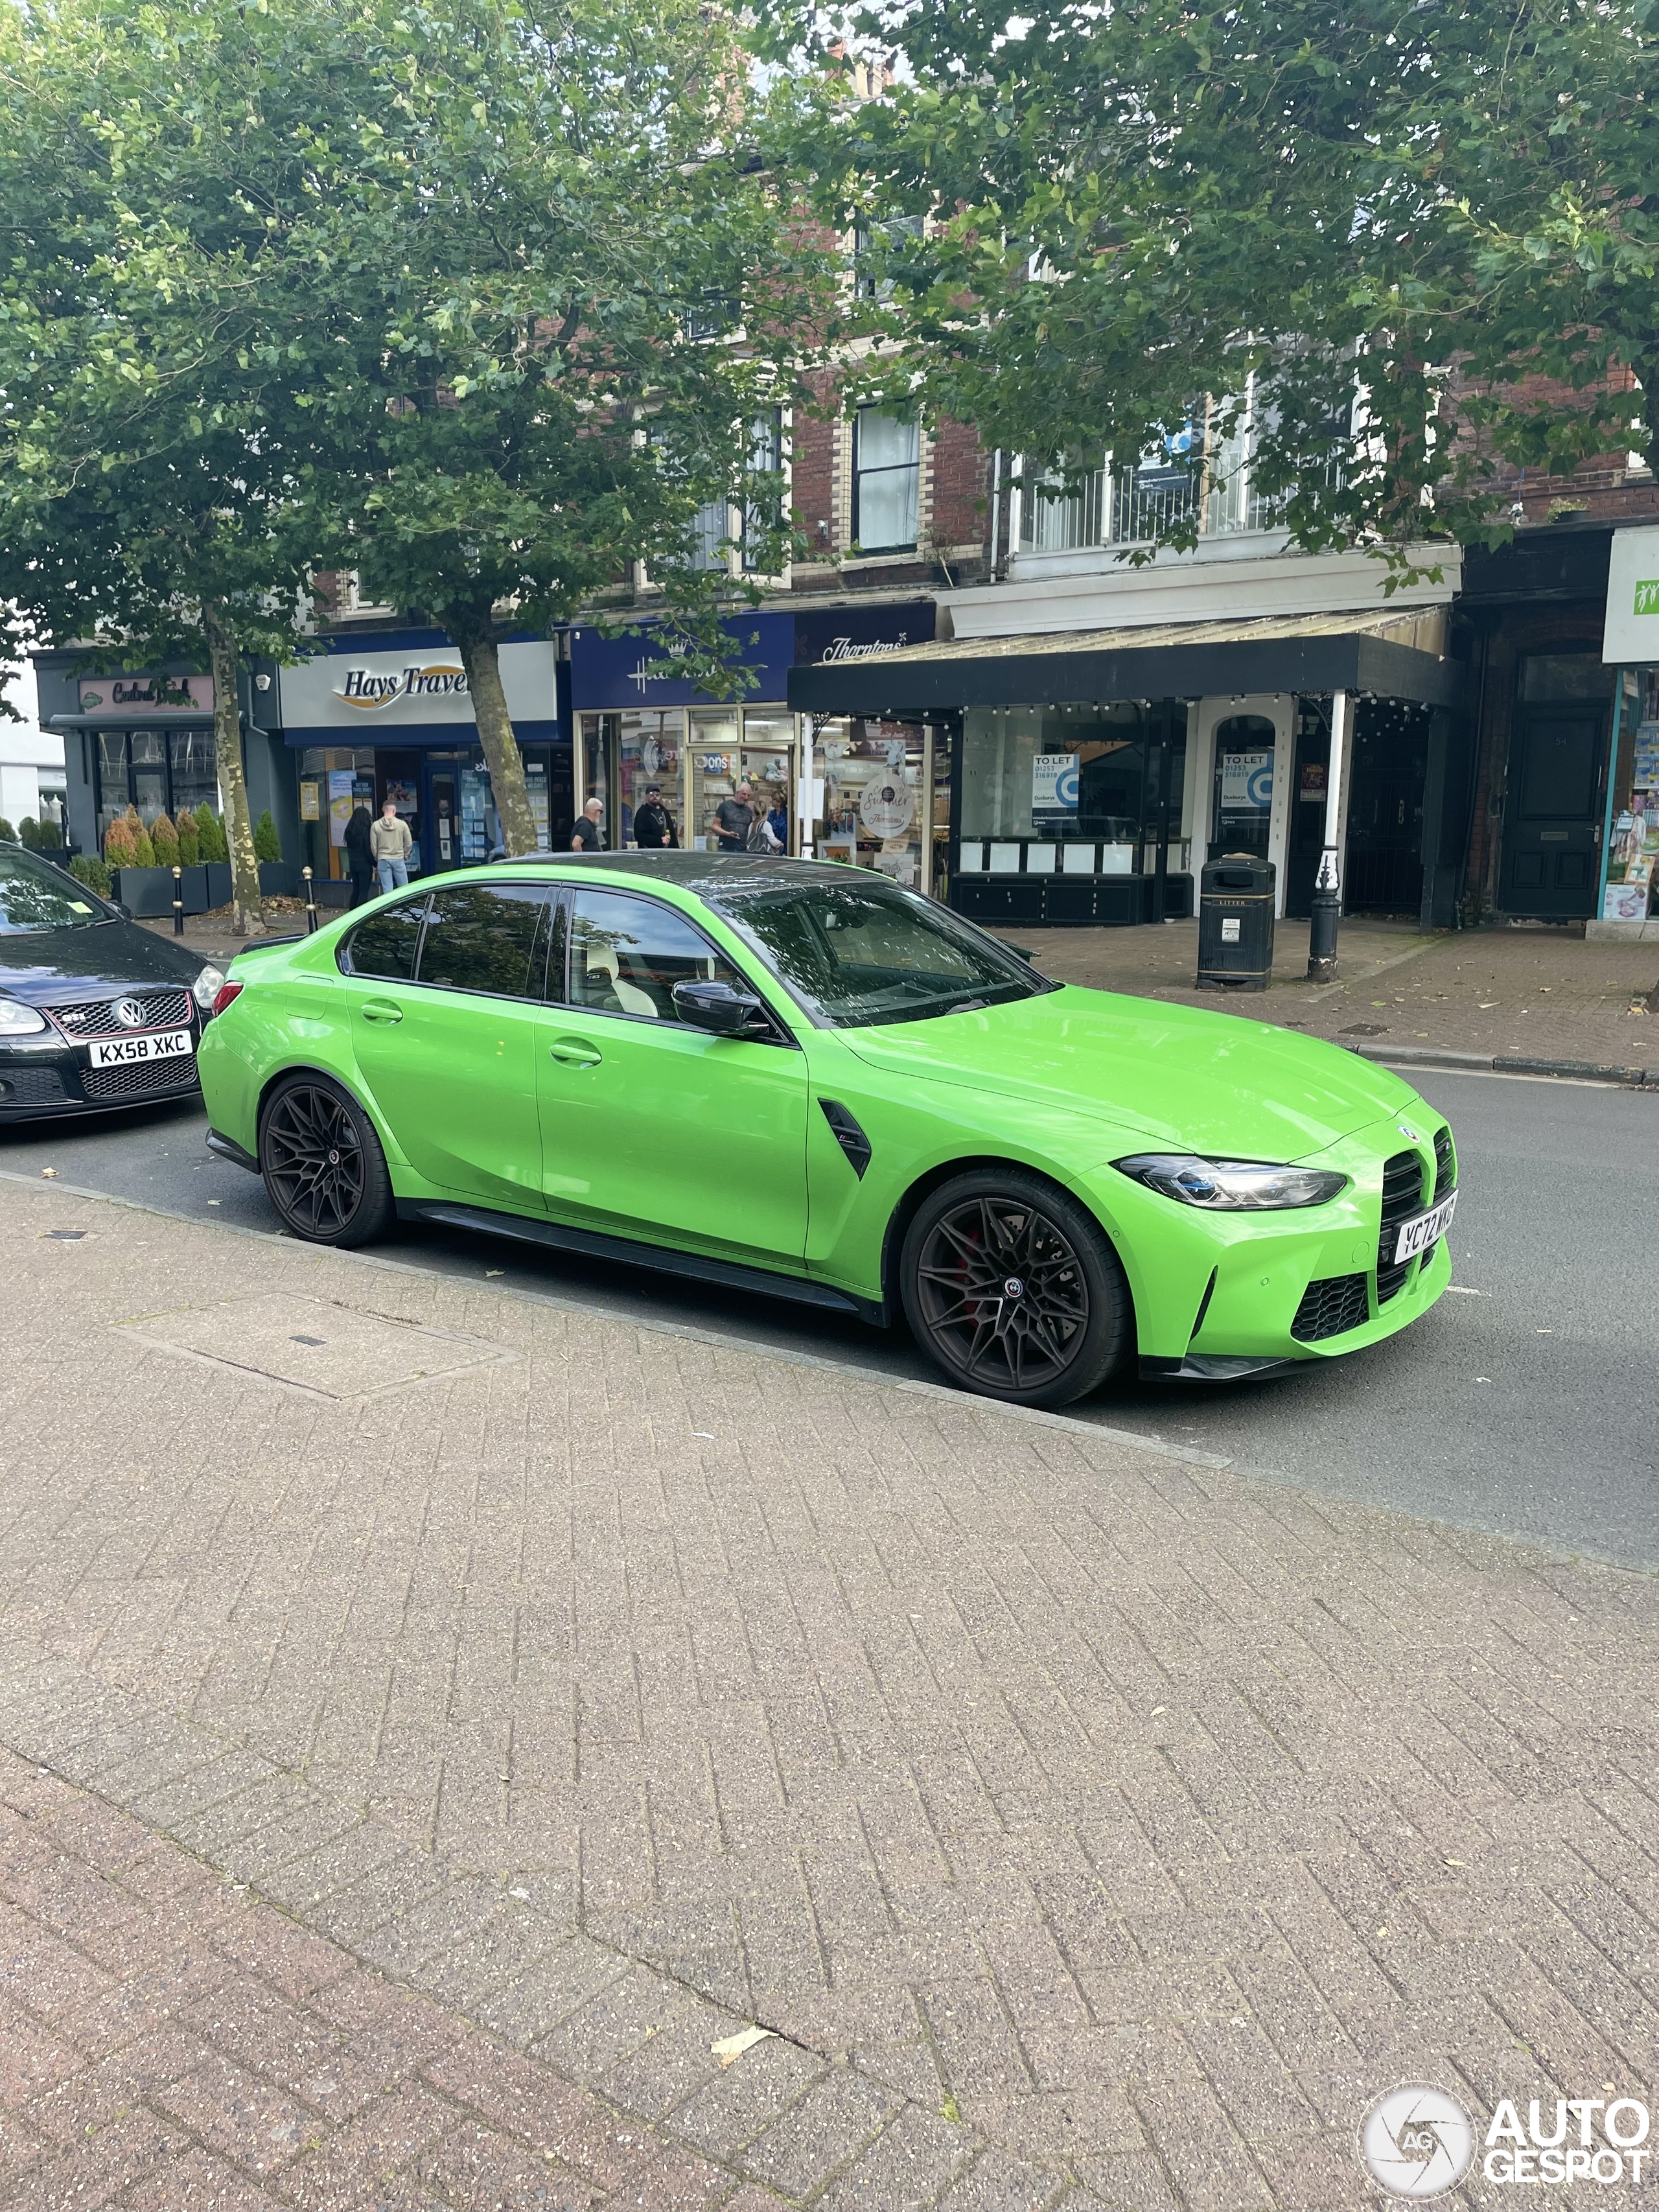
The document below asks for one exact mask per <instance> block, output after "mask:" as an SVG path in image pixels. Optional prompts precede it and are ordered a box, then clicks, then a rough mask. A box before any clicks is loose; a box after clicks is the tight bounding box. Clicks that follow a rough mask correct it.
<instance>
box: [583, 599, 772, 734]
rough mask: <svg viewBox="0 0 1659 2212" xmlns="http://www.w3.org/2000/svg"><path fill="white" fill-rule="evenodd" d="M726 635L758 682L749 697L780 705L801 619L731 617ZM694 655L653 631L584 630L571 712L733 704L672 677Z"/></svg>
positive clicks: (586, 626) (737, 660)
mask: <svg viewBox="0 0 1659 2212" xmlns="http://www.w3.org/2000/svg"><path fill="white" fill-rule="evenodd" d="M721 628H722V629H724V631H725V633H726V636H727V638H728V639H729V640H730V641H731V655H732V663H733V665H736V666H738V667H742V668H746V669H748V670H749V671H750V673H751V674H752V675H753V677H754V678H755V681H754V683H753V684H751V685H750V686H749V687H748V689H747V690H745V691H744V694H743V696H744V699H745V700H752V701H756V702H759V701H761V700H763V699H781V698H782V696H783V692H784V684H785V683H786V681H787V678H788V672H789V665H790V659H791V657H792V655H793V651H794V643H795V639H794V617H793V616H792V615H778V614H753V615H732V616H729V617H727V618H726V621H725V622H724V623H722V624H721ZM689 651H690V647H689V646H688V645H687V643H686V641H684V639H683V638H678V637H675V636H673V635H671V634H668V633H665V632H663V631H662V630H660V629H653V627H652V626H651V625H647V627H646V628H645V629H641V630H635V632H634V633H633V634H632V635H625V636H623V637H605V636H603V635H601V634H600V633H599V631H598V630H597V629H594V628H593V626H592V623H579V624H578V626H577V627H576V628H575V629H573V630H572V631H571V633H570V700H571V705H572V707H573V708H575V709H577V710H578V711H580V710H582V709H590V710H592V709H598V710H600V711H605V710H615V709H616V708H628V707H690V706H713V705H719V704H723V703H728V702H720V701H716V700H714V698H713V697H712V696H711V695H710V694H709V693H708V692H707V691H704V690H700V689H699V688H698V686H697V685H696V684H693V683H692V682H691V681H690V679H689V678H685V677H683V676H677V675H675V674H674V673H673V672H672V669H673V664H674V662H675V661H677V660H679V659H684V657H685V655H686V653H688V652H689Z"/></svg>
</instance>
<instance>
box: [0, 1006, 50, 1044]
mask: <svg viewBox="0 0 1659 2212" xmlns="http://www.w3.org/2000/svg"><path fill="white" fill-rule="evenodd" d="M45 1027H46V1016H45V1015H44V1014H41V1013H37V1012H35V1010H34V1008H33V1006H25V1005H24V1004H23V1002H22V1000H21V999H0V1037H14V1036H39V1035H40V1032H41V1030H43V1029H45Z"/></svg>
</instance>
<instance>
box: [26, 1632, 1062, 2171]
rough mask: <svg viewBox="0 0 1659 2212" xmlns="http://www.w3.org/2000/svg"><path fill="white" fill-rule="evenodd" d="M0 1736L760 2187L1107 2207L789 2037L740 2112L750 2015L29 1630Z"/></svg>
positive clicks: (766, 2062)
mask: <svg viewBox="0 0 1659 2212" xmlns="http://www.w3.org/2000/svg"><path fill="white" fill-rule="evenodd" d="M0 1742H3V1743H4V1745H5V1746H6V1747H7V1748H8V1749H9V1750H11V1751H13V1752H15V1753H16V1754H17V1756H18V1757H20V1758H22V1759H27V1760H28V1761H29V1762H30V1763H31V1764H32V1765H34V1766H36V1767H38V1768H40V1769H41V1770H42V1771H46V1772H49V1773H52V1774H54V1775H56V1776H58V1778H60V1779H61V1780H63V1781H65V1782H68V1783H70V1784H72V1785H73V1786H74V1787H76V1788H77V1789H80V1790H85V1791H86V1792H88V1794H89V1795H90V1796H93V1797H94V1798H99V1799H101V1800H102V1801H103V1802H106V1803H107V1804H110V1805H112V1806H114V1807H116V1808H118V1810H120V1811H121V1812H124V1813H126V1814H130V1815H131V1816H132V1817H133V1818H135V1819H137V1820H142V1821H143V1823H144V1824H145V1825H146V1826H148V1827H149V1828H150V1829H151V1830H152V1831H153V1832H155V1833H157V1834H160V1835H161V1836H164V1837H166V1838H167V1839H168V1840H169V1841H170V1842H172V1843H173V1844H177V1845H178V1846H179V1848H180V1849H182V1850H186V1851H188V1852H190V1853H191V1855H192V1856H193V1857H196V1858H197V1859H200V1860H201V1861H203V1862H204V1863H205V1864H206V1865H208V1866H209V1867H210V1868H212V1869H214V1870H215V1871H216V1872H217V1873H219V1874H221V1875H223V1876H224V1878H225V1879H226V1880H228V1881H234V1882H235V1883H236V1884H237V1885H238V1886H239V1887H242V1888H245V1889H246V1890H248V1891H250V1892H252V1893H253V1894H254V1895H255V1896H256V1897H258V1898H259V1899H262V1900H263V1901H264V1903H265V1904H267V1905H270V1906H271V1907H272V1908H274V1909H275V1910H276V1911H280V1912H282V1913H283V1914H284V1915H285V1916H286V1917H288V1918H289V1919H290V1920H292V1921H294V1922H295V1923H297V1924H298V1925H300V1926H301V1927H302V1928H306V1929H309V1930H310V1931H311V1932H313V1934H316V1935H319V1936H323V1937H324V1938H325V1940H326V1941H328V1942H332V1943H335V1944H337V1946H338V1947H339V1948H342V1949H343V1950H346V1951H348V1952H349V1953H350V1954H352V1955H353V1956H354V1957H356V1958H357V1959H359V1960H361V1961H362V1963H363V1964H365V1965H366V1966H369V1967H371V1968H373V1969H374V1971H375V1972H378V1973H380V1974H381V1975H383V1976H384V1977H385V1978H386V1980H388V1981H390V1982H392V1983H394V1984H397V1985H398V1986H400V1987H402V1988H404V1989H407V1990H411V1991H412V1992H413V1993H414V1994H416V1996H422V1997H426V1998H428V1999H429V2000H430V2001H432V2002H435V2003H437V2004H440V2005H441V2006H443V2007H444V2008H446V2009H447V2010H449V2011H452V2012H456V2013H459V2014H460V2015H462V2016H463V2017H465V2018H466V2019H468V2020H471V2021H473V2022H475V2023H476V2024H477V2026H479V2027H483V2028H484V2029H485V2030H486V2031H488V2032H489V2033H490V2034H492V2035H495V2036H496V2037H498V2038H499V2039H501V2042H503V2043H505V2044H507V2045H509V2046H510V2047H512V2048H513V2049H514V2050H516V2051H519V2052H520V2053H521V2054H523V2055H524V2056H526V2057H529V2058H531V2059H532V2060H536V2061H538V2062H539V2063H542V2064H544V2065H546V2066H547V2067H548V2069H549V2070H550V2072H551V2073H552V2074H554V2075H556V2076H557V2077H558V2078H560V2079H561V2080H563V2081H574V2083H576V2084H577V2085H578V2086H580V2087H582V2088H583V2089H586V2090H587V2091H589V2092H590V2093H592V2094H594V2095H596V2096H598V2097H599V2098H601V2099H602V2100H605V2102H606V2103H608V2104H609V2105H610V2106H611V2107H612V2109H613V2110H614V2111H616V2112H618V2113H619V2114H620V2115H621V2116H623V2118H626V2119H627V2120H628V2121H629V2123H631V2124H633V2125H635V2126H639V2125H640V2124H644V2125H645V2126H646V2127H647V2128H648V2129H650V2130H652V2131H653V2132H654V2133H655V2134H656V2135H657V2136H659V2138H665V2139H666V2141H667V2142H670V2143H672V2144H673V2145H675V2146H677V2147H678V2148H680V2149H682V2150H686V2151H690V2152H692V2153H694V2154H696V2156H697V2157H699V2158H701V2159H703V2160H708V2162H709V2163H710V2164H712V2165H714V2166H718V2167H720V2168H721V2169H722V2170H723V2171H724V2172H726V2174H727V2175H728V2176H729V2177H730V2179H731V2181H732V2188H733V2191H734V2192H735V2191H739V2190H743V2189H744V2188H745V2187H746V2189H747V2191H749V2192H751V2193H752V2192H753V2191H754V2188H755V2184H756V2183H757V2181H759V2182H760V2183H762V2184H763V2185H764V2186H765V2188H766V2191H767V2194H768V2195H769V2196H771V2197H774V2198H775V2201H777V2202H779V2203H787V2204H809V2203H817V2202H819V2201H820V2200H821V2199H823V2197H825V2194H826V2192H830V2191H833V2194H834V2200H835V2202H836V2203H837V2204H839V2203H842V2201H843V2198H848V2199H851V2200H854V2201H858V2202H863V2203H881V2202H883V2201H884V2190H885V2189H886V2187H887V2185H888V2182H889V2181H890V2178H891V2175H892V2172H893V2169H894V2162H895V2159H897V2160H898V2161H899V2164H900V2166H902V2170H903V2172H904V2203H905V2205H906V2206H907V2208H908V2207H915V2208H916V2212H921V2208H922V2207H924V2206H928V2207H931V2206H934V2205H939V2206H942V2207H943V2212H958V2208H959V2212H970V2208H972V2207H975V2206H977V2205H979V2204H981V2203H983V2202H987V2201H990V2200H989V2199H987V2197H986V2194H985V2192H986V2189H987V2185H989V2186H990V2188H991V2192H992V2197H994V2201H995V2203H997V2204H998V2205H999V2206H1005V2207H1006V2208H1008V2212H1058V2208H1060V2207H1061V2206H1062V2204H1063V2207H1064V2212H1089V2209H1090V2208H1100V2212H1103V2202H1102V2200H1101V2199H1100V2198H1099V2197H1097V2196H1096V2195H1095V2194H1094V2192H1093V2191H1091V2190H1089V2189H1087V2188H1085V2187H1084V2186H1083V2185H1081V2184H1079V2182H1078V2181H1077V2180H1076V2179H1075V2177H1074V2176H1073V2175H1072V2174H1070V2173H1069V2172H1066V2171H1065V2170H1063V2169H1049V2168H1045V2167H1042V2166H1036V2165H1033V2164H1031V2163H1030V2161H1029V2160H1015V2159H1012V2158H1010V2157H1009V2156H1007V2155H1006V2154H1005V2153H1003V2152H1001V2151H1000V2150H998V2149H996V2148H994V2147H993V2146H992V2145H991V2144H990V2143H989V2142H988V2140H987V2138H986V2137H985V2136H983V2135H982V2134H981V2132H980V2131H979V2130H977V2129H975V2127H973V2126H972V2125H971V2124H967V2123H963V2122H954V2123H947V2122H946V2121H945V2119H944V2118H942V2117H941V2116H940V2115H939V2114H938V2113H936V2112H929V2111H928V2110H927V2108H926V2107H925V2106H922V2105H921V2104H919V2103H918V2102H917V2101H916V2100H915V2099H914V2098H912V2097H909V2096H908V2095H906V2094H904V2093H902V2092H901V2091H899V2090H897V2089H895V2088H892V2087H889V2086H887V2085H886V2084H884V2083H883V2082H881V2081H878V2079H877V2078H876V2077H874V2076H873V2075H870V2074H869V2073H867V2072H866V2071H862V2070H860V2069H856V2068H854V2067H852V2066H849V2065H847V2064H845V2063H837V2062H834V2061H832V2060H830V2059H829V2058H826V2057H823V2056H822V2055H821V2054H820V2053H819V2052H817V2051H812V2050H810V2049H809V2048H807V2046H805V2045H803V2044H800V2043H799V2042H797V2041H795V2040H794V2039H793V2038H790V2037H787V2036H785V2035H782V2034H781V2033H777V2032H776V2031H769V2033H768V2034H767V2037H766V2039H765V2040H764V2041H763V2042H761V2043H760V2044H758V2045H757V2046H756V2058H755V2059H751V2060H750V2061H748V2062H747V2064H746V2068H745V2071H746V2074H747V2075H748V2078H747V2079H745V2081H744V2082H743V2084H742V2089H743V2095H742V2098H741V2100H740V2102H741V2111H740V2112H736V2113H734V2112H732V2110H731V2109H730V2107H731V2103H732V2100H731V2098H730V2095H729V2094H728V2095H727V2096H726V2097H722V2096H721V2094H720V2090H721V2087H722V2086H723V2085H725V2084H726V2083H728V2082H730V2081H732V2077H731V2075H729V2074H728V2072H727V2070H726V2063H725V2062H723V2061H722V2060H720V2059H717V2058H716V2057H714V2054H713V2053H712V2052H711V2051H710V2050H709V2045H711V2044H714V2043H717V2042H720V2041H723V2040H724V2039H726V2038H728V2037H732V2036H735V2035H739V2034H741V2033H742V2031H743V2030H744V2029H745V2028H747V2027H750V2025H751V2023H750V2022H749V2021H745V2020H744V2019H743V2018H742V2017H741V2016H740V2015H738V2014H736V2013H733V2012H731V2011H729V2010H727V2009H726V2008H725V2007H723V2006H720V2005H718V2004H715V2003H714V2002H711V2001H710V2000H709V1999H708V1998H707V1997H705V1996H702V1994H701V1993H700V1992H699V1991H698V1990H696V1989H694V1988H693V1987H691V1986H690V1984H686V1983H684V1982H681V1981H679V1980H678V1979H677V1978H675V1977H674V1976H673V1975H672V1974H671V1972H666V1971H665V1970H664V1969H662V1968H660V1967H659V1966H654V1965H652V1964H649V1963H648V1962H645V1961H641V1960H635V1959H632V1958H630V1957H629V1955H628V1954H626V1953H624V1952H623V1951H621V1950H618V1949H617V1948H615V1947H613V1946H612V1945H610V1944H607V1943H604V1942H599V1941H598V1940H597V1939H595V1938H594V1937H592V1936H589V1935H587V1934H586V1932H585V1931H584V1930H582V1929H580V1927H578V1926H576V1925H574V1924H572V1923H568V1922H565V1921H562V1920H559V1919H557V1918H556V1917H554V1916H553V1915H551V1914H550V1913H547V1912H545V1911H541V1910H539V1909H538V1907H537V1906H536V1905H535V1904H534V1902H533V1900H532V1899H530V1898H529V1897H528V1895H527V1894H526V1893H525V1892H524V1891H522V1890H519V1889H515V1888H514V1887H512V1886H511V1878H510V1877H506V1876H504V1877H500V1878H496V1877H492V1876H490V1875H483V1874H479V1873H476V1872H474V1871H472V1870H471V1869H467V1868H465V1867H462V1866H459V1865H457V1864H455V1863H453V1862H452V1861H450V1860H448V1859H447V1858H446V1857H442V1856H441V1855H437V1854H434V1853H432V1852H429V1851H427V1850H422V1849H420V1848H419V1847H417V1846H416V1845H415V1844H410V1843H409V1842H407V1841H405V1840H404V1838H402V1837H401V1836H399V1835H398V1834H397V1833H396V1832H394V1831H392V1829H390V1828H387V1827H385V1826H382V1824H380V1822H378V1821H376V1820H372V1819H371V1818H369V1817H368V1815H366V1814H362V1813H361V1812H358V1811H356V1810H355V1809H354V1808H351V1807H350V1806H349V1805H346V1804H344V1803H343V1802H338V1801H336V1800H332V1799H331V1798H330V1797H328V1796H326V1795H325V1793H324V1792H323V1791H321V1790H317V1789H315V1788H313V1786H312V1785H311V1784H309V1783H307V1781H306V1780H305V1778H304V1777H303V1776H302V1775H301V1774H299V1773H297V1772H295V1771H292V1770H290V1769H286V1768H284V1767H282V1766H280V1765H277V1764H276V1762H275V1761H274V1760H271V1759H265V1758H264V1757H262V1756H261V1755H260V1754H259V1753H256V1752H252V1751H251V1750H249V1749H247V1748H246V1747H245V1746H243V1745H240V1744H239V1743H238V1742H236V1741H234V1739H233V1738H230V1737H228V1736H225V1735H221V1734H219V1733H217V1732H216V1731H215V1730H212V1729H207V1728H204V1727H202V1726H200V1725H199V1724H198V1723H194V1722H191V1721H186V1720H183V1719H181V1718H179V1717H177V1716H175V1715H171V1714H167V1713H165V1712H161V1711H157V1710H155V1709H153V1708H150V1707H148V1706H146V1705H142V1704H141V1703H140V1702H139V1701H138V1700H137V1699H134V1698H132V1697H131V1696H129V1695H128V1694H127V1692H125V1691H123V1690H120V1689H118V1688H117V1687H115V1686H112V1685H111V1684H109V1683H107V1682H105V1681H103V1680H100V1678H99V1677H97V1676H95V1675H93V1674H88V1673H86V1672H85V1671H84V1670H82V1668H78V1667H76V1666H75V1665H73V1664H72V1663H70V1662H68V1661H66V1660H63V1659H59V1658H56V1657H54V1656H52V1655H50V1654H47V1653H44V1652H41V1651H39V1650H35V1649H33V1648H31V1647H29V1646H27V1645H25V1644H19V1643H14V1644H11V1645H10V1646H9V1648H6V1649H3V1650H0ZM757 2062H758V2063H757ZM757 2074H760V2075H762V2078H761V2079H760V2080H757V2079H756V2078H755V2076H756V2075H757ZM736 2086H737V2085H736V2084H735V2083H732V2087H736ZM722 2107H726V2109H725V2110H722ZM886 2201H889V2202H890V2201H891V2199H890V2198H888V2199H886Z"/></svg>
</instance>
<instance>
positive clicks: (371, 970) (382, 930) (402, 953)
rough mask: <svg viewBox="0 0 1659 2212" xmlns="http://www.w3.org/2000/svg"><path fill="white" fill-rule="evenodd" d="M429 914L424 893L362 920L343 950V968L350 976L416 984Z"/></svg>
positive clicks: (341, 960)
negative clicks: (423, 928)
mask: <svg viewBox="0 0 1659 2212" xmlns="http://www.w3.org/2000/svg"><path fill="white" fill-rule="evenodd" d="M425 915H426V894H425V892H424V891H423V892H422V894H421V896H420V897H419V898H412V899H405V900H404V902H403V903H402V904H401V905H400V906H389V907H387V908H386V909H385V911H384V912H383V913H380V914H375V915H370V916H369V918H368V921H360V922H359V923H358V925H357V927H356V929H354V930H353V931H352V932H351V933H350V935H349V937H348V938H347V939H346V940H345V943H344V944H343V945H342V946H341V947H340V965H341V967H342V968H343V969H345V972H346V974H347V975H383V976H384V977H385V978H386V981H388V982H392V983H412V982H413V981H414V980H415V955H416V952H417V951H419V949H420V943H421V923H422V920H423V919H424V917H425Z"/></svg>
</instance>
